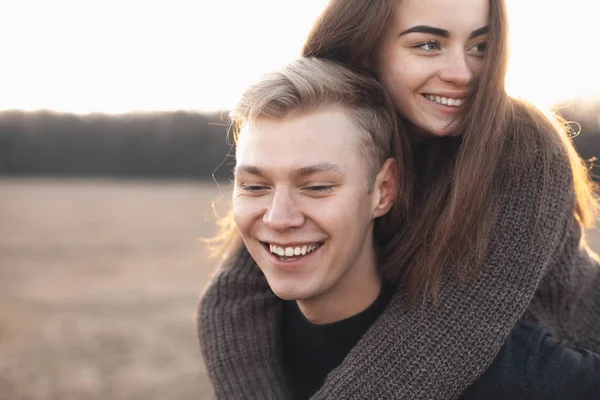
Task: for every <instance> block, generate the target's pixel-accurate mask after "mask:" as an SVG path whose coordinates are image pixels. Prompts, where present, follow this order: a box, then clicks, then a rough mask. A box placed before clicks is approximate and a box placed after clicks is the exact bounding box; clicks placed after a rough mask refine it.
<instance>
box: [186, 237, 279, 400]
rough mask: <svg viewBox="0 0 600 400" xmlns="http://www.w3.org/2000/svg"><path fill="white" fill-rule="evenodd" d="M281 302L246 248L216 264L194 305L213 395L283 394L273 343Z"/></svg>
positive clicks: (271, 396)
mask: <svg viewBox="0 0 600 400" xmlns="http://www.w3.org/2000/svg"><path fill="white" fill-rule="evenodd" d="M280 310H281V301H279V299H278V298H277V297H276V296H275V294H274V293H273V292H272V291H271V289H270V288H269V286H268V284H267V280H266V278H265V276H264V275H263V273H262V272H261V271H260V269H259V268H258V266H257V265H256V263H255V262H254V260H253V259H252V257H251V256H250V254H249V253H248V251H247V250H246V247H245V246H244V245H243V243H241V244H240V245H239V247H238V249H237V250H236V251H235V252H234V253H233V254H232V255H231V256H229V257H228V258H227V259H226V260H225V261H224V262H223V263H222V265H220V266H219V268H218V269H217V271H216V272H215V275H214V276H213V279H212V281H211V283H210V284H209V286H208V287H207V288H206V290H205V292H204V294H203V295H202V297H201V299H200V302H199V307H198V318H197V328H198V338H199V340H200V349H201V351H202V356H203V358H204V363H205V366H206V370H207V373H208V376H209V379H210V380H211V383H212V385H213V390H214V393H215V396H216V398H218V399H240V400H242V399H258V398H260V399H266V400H269V399H285V398H287V392H286V390H287V389H286V386H285V383H284V376H283V371H282V369H281V368H279V367H278V364H279V363H280V361H279V359H278V356H277V354H278V352H277V345H278V344H277V343H278V334H279V331H278V326H279V325H278V324H279V319H280V314H281V311H280Z"/></svg>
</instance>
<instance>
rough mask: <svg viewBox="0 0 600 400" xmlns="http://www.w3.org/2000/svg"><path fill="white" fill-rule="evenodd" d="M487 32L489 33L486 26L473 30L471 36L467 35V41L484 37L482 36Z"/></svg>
mask: <svg viewBox="0 0 600 400" xmlns="http://www.w3.org/2000/svg"><path fill="white" fill-rule="evenodd" d="M488 31H489V29H488V27H487V25H486V26H482V27H481V28H479V29H475V30H474V31H473V32H471V34H470V35H469V39H473V38H474V37H477V36H481V35H484V34H486V33H488Z"/></svg>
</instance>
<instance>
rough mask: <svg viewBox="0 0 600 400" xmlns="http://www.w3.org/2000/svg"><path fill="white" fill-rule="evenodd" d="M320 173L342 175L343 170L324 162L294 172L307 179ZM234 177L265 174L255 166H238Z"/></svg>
mask: <svg viewBox="0 0 600 400" xmlns="http://www.w3.org/2000/svg"><path fill="white" fill-rule="evenodd" d="M319 172H333V173H336V174H340V175H341V174H342V169H341V168H340V167H339V165H337V164H333V163H330V162H327V161H323V162H320V163H317V164H314V165H309V166H306V167H302V168H298V169H296V170H295V171H294V175H296V176H297V177H300V178H302V177H306V176H309V175H313V174H316V173H319ZM233 173H234V175H238V174H242V173H245V174H250V175H256V176H261V177H264V176H265V172H264V171H263V170H262V169H260V168H259V167H257V166H254V165H243V164H242V165H236V166H235V168H234V170H233Z"/></svg>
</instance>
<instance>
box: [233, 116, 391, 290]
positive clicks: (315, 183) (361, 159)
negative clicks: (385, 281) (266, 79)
mask: <svg viewBox="0 0 600 400" xmlns="http://www.w3.org/2000/svg"><path fill="white" fill-rule="evenodd" d="M360 135H362V133H360V132H359V131H358V129H357V128H356V127H355V126H354V124H353V123H352V122H351V120H350V119H349V118H348V117H347V116H346V114H345V113H344V111H343V110H342V109H341V108H338V107H324V108H320V109H318V110H316V111H313V112H310V113H305V114H303V115H300V116H296V117H290V118H285V119H272V118H262V119H258V120H257V121H256V122H254V123H252V124H250V125H248V126H246V127H245V128H244V129H243V130H242V132H241V134H240V137H239V141H238V146H237V153H236V158H237V159H236V173H235V188H234V192H233V214H234V219H235V222H236V224H237V226H238V228H239V230H240V233H241V236H242V239H243V240H244V243H245V244H246V246H247V248H248V251H249V252H250V254H251V255H252V257H253V258H254V260H255V261H256V262H257V264H258V266H259V267H260V269H261V270H262V271H263V273H264V274H265V276H266V278H267V281H268V283H269V285H270V287H271V289H272V290H273V291H274V292H275V294H277V296H279V297H281V298H283V299H286V300H300V301H302V300H305V301H308V300H310V301H315V300H319V299H327V298H332V296H340V295H341V296H342V297H343V296H347V295H349V294H350V295H354V296H356V293H357V291H360V288H361V283H362V281H364V276H365V274H369V273H370V274H372V273H373V271H374V269H375V268H376V266H375V257H374V250H373V243H372V242H373V241H372V232H373V220H374V218H376V217H377V216H379V215H380V214H381V213H380V211H378V208H377V207H378V206H377V202H378V200H377V199H376V198H375V197H376V196H377V195H376V193H378V192H377V190H373V191H372V192H369V191H368V181H367V179H368V172H367V171H368V168H367V167H368V160H366V156H365V155H364V154H365V151H364V150H362V151H361V147H362V146H361V141H360ZM386 211H387V210H386ZM378 213H379V214H378ZM358 293H360V292H358Z"/></svg>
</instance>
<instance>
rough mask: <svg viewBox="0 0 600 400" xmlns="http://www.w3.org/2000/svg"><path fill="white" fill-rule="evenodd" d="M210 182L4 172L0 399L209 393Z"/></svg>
mask: <svg viewBox="0 0 600 400" xmlns="http://www.w3.org/2000/svg"><path fill="white" fill-rule="evenodd" d="M217 194H218V191H217V187H216V184H214V183H206V184H200V183H190V182H180V183H167V182H156V183H155V182H133V183H132V182H125V181H124V182H119V181H102V180H89V181H86V180H43V179H41V180H11V179H2V180H0V399H2V400H4V399H6V400H8V399H10V400H25V399H31V400H38V399H52V400H55V399H56V400H58V399H60V400H71V399H73V400H74V399H89V400H94V399H104V400H106V399H115V400H120V399H127V400H136V399H145V400H150V399H162V400H164V399H181V400H186V399H195V400H197V399H203V398H208V397H209V393H210V390H209V385H208V381H207V379H206V377H205V374H204V369H203V365H202V361H201V358H200V352H199V348H198V344H197V340H196V336H195V322H194V312H195V306H196V302H197V298H198V294H199V293H200V291H201V289H202V287H203V285H204V284H205V283H206V281H207V278H208V275H209V273H210V271H211V269H212V268H213V265H214V263H212V262H209V261H208V260H207V254H206V252H205V249H204V245H203V244H202V243H201V242H199V241H198V238H200V237H207V236H210V235H211V234H213V233H214V221H213V220H212V219H211V218H210V216H211V212H210V204H211V200H213V199H214V198H216V196H217Z"/></svg>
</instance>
